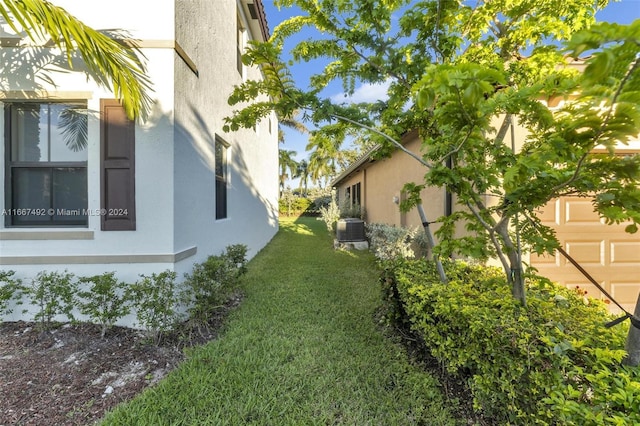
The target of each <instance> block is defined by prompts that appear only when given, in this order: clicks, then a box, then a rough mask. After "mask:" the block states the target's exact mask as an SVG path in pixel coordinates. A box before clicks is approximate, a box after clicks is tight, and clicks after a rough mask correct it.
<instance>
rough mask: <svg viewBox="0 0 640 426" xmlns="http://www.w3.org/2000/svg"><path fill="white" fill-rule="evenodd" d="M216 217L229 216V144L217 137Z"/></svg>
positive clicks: (223, 217)
mask: <svg viewBox="0 0 640 426" xmlns="http://www.w3.org/2000/svg"><path fill="white" fill-rule="evenodd" d="M215 149H216V219H225V218H226V217H227V183H228V180H229V177H228V172H227V150H228V147H227V145H226V144H225V143H224V142H223V141H221V140H220V139H218V138H216V147H215Z"/></svg>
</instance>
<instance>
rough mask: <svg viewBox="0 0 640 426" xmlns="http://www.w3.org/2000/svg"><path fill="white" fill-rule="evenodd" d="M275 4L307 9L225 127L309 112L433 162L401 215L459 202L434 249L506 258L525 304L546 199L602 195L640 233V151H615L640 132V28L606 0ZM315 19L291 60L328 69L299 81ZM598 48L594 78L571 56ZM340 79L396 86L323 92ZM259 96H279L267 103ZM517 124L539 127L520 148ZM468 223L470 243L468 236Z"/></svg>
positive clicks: (240, 92)
mask: <svg viewBox="0 0 640 426" xmlns="http://www.w3.org/2000/svg"><path fill="white" fill-rule="evenodd" d="M277 3H278V4H279V5H280V6H283V7H288V6H292V5H296V6H297V7H298V8H299V9H300V10H301V11H302V14H301V15H300V16H296V17H292V18H290V19H288V20H287V21H285V22H283V23H281V24H280V25H279V26H277V27H276V28H275V29H274V31H273V35H272V37H271V39H270V40H269V41H268V42H266V43H254V44H252V45H251V48H250V49H249V51H248V52H247V54H246V55H245V60H246V61H247V62H250V63H252V64H254V65H259V66H261V67H262V69H263V70H264V75H265V79H264V80H263V81H259V82H257V81H248V82H246V83H244V84H242V85H240V86H238V87H237V88H236V89H235V91H234V93H233V94H232V95H231V97H230V99H229V101H230V103H231V104H234V105H237V104H240V103H244V102H248V103H249V106H246V107H244V108H242V109H240V110H238V111H237V112H236V114H235V115H234V116H233V117H230V118H228V119H227V129H229V130H235V129H237V128H239V127H250V126H251V125H253V122H254V121H255V119H256V118H258V117H260V116H261V114H262V113H263V111H271V110H275V111H276V112H277V113H278V115H284V116H286V115H287V114H288V113H290V112H291V111H293V110H301V111H305V112H306V117H307V118H308V120H309V121H311V122H312V123H314V124H316V125H319V126H320V125H324V126H322V127H319V130H318V131H317V132H316V135H317V136H316V137H318V138H320V137H321V136H319V135H324V136H323V137H326V138H333V139H336V138H337V139H338V140H339V136H340V135H347V134H349V131H350V130H349V129H353V128H358V129H359V131H362V130H365V131H368V132H369V137H370V139H371V140H372V141H374V142H376V143H378V144H380V146H381V151H383V152H384V151H387V152H391V151H392V150H394V149H399V150H402V151H404V152H406V153H407V154H409V155H411V156H412V157H413V158H414V159H416V160H417V161H419V162H420V163H421V164H422V165H424V166H425V179H424V182H417V183H416V182H413V183H409V185H408V186H407V187H406V188H405V189H406V190H407V191H408V192H409V195H410V196H409V197H408V200H409V201H410V203H408V204H405V206H404V207H405V208H410V207H411V206H412V205H416V204H419V203H420V202H421V201H420V199H419V190H420V189H421V188H422V187H424V186H426V185H431V186H437V187H446V188H447V189H448V190H449V191H451V192H453V193H454V194H455V196H456V197H455V198H456V200H457V202H458V203H459V204H460V205H461V207H462V209H460V210H459V211H457V212H456V213H455V214H453V215H451V216H449V217H442V218H440V219H439V221H440V222H441V223H442V226H441V228H440V230H439V237H440V238H439V240H440V244H439V245H438V247H437V249H436V253H440V254H441V255H449V254H451V253H461V254H464V255H471V256H473V257H476V258H487V257H490V256H495V257H497V258H498V259H500V261H501V262H502V265H503V268H504V270H505V275H506V278H507V280H508V282H509V283H510V284H511V285H512V289H513V295H514V297H515V298H517V299H519V300H521V301H522V302H523V303H524V302H525V292H524V284H523V283H524V280H523V278H522V271H521V261H520V247H519V243H520V242H521V243H522V246H523V247H522V248H523V249H529V250H533V251H535V252H545V251H547V252H551V251H553V250H554V249H555V248H556V247H558V241H557V240H556V239H555V236H554V234H553V231H552V230H551V229H549V228H546V227H544V226H543V225H542V224H541V223H540V222H539V220H538V219H537V218H536V209H538V208H540V207H542V206H544V205H545V204H546V203H547V202H548V201H549V200H551V199H553V198H555V197H559V196H562V195H577V196H590V197H595V198H594V200H595V201H594V208H595V209H596V210H597V211H598V212H599V213H600V214H601V215H602V216H603V217H604V218H605V220H606V221H607V222H609V223H619V222H623V221H630V222H631V224H630V225H629V226H628V227H627V230H628V231H629V232H635V231H636V230H637V226H638V223H640V213H639V212H640V190H639V189H638V187H637V181H638V178H640V157H638V156H637V155H633V156H628V157H619V156H616V155H615V152H614V151H615V146H616V144H618V143H625V142H627V141H628V140H629V139H630V138H631V137H634V136H636V135H637V134H638V133H639V132H640V77H639V75H638V74H639V73H638V60H639V59H638V58H639V57H640V56H638V52H640V21H636V22H635V23H633V24H632V25H629V26H618V25H613V24H598V25H595V26H594V23H595V18H594V14H595V12H596V11H597V8H599V7H604V6H605V5H606V3H607V2H606V1H598V2H597V3H596V4H594V2H593V1H591V0H548V1H544V2H542V1H537V0H516V1H513V0H492V1H490V2H484V1H479V2H453V1H441V0H439V1H427V0H425V1H413V2H409V1H404V0H387V1H382V2H372V1H369V0H350V1H346V0H333V1H331V0H326V1H309V0H280V1H278V2H277ZM394 17H397V22H396V23H393V22H394ZM392 23H393V24H392ZM306 27H310V28H314V29H316V30H317V31H318V32H319V34H320V36H319V37H317V38H314V39H308V40H303V41H301V42H299V43H298V44H297V45H296V46H295V47H294V48H293V49H292V51H291V56H292V61H293V62H296V61H297V62H303V61H311V60H318V59H325V60H326V62H327V65H326V67H325V68H324V69H322V70H320V71H319V72H318V73H317V74H315V75H313V76H312V77H311V80H310V89H309V90H301V89H299V88H297V87H296V84H295V82H294V80H293V78H292V76H291V73H290V71H289V70H288V68H287V65H286V64H285V60H284V59H283V57H282V46H283V42H284V40H286V39H288V38H289V37H291V36H294V35H296V34H297V33H298V32H299V31H300V30H301V29H303V28H306ZM587 51H590V52H592V53H593V54H592V55H591V57H590V59H588V60H587V61H586V67H585V69H584V72H582V73H580V72H577V71H574V70H572V69H571V67H569V66H567V57H566V55H567V54H570V56H571V57H577V56H579V55H581V54H583V53H585V52H587ZM334 81H339V82H341V83H342V86H343V88H344V90H345V92H346V93H347V94H351V93H353V92H354V90H355V87H356V85H357V84H358V83H372V84H380V83H383V82H390V83H389V86H388V87H389V88H388V91H387V97H386V99H381V100H379V101H377V102H374V103H368V104H352V103H351V104H349V103H344V104H337V103H335V102H333V101H332V100H331V99H330V98H326V97H324V96H323V89H325V88H326V87H327V85H328V84H330V83H332V82H334ZM258 95H268V96H269V101H263V102H255V100H256V98H257V96H258ZM553 98H560V99H563V100H565V101H566V102H564V103H563V104H562V105H561V106H560V108H558V109H557V110H555V111H552V110H551V109H550V108H549V107H548V106H547V105H546V104H545V103H544V102H541V100H545V99H553ZM514 124H517V125H518V126H521V127H523V128H524V129H525V130H526V131H527V137H526V139H525V140H524V141H522V142H523V145H522V146H521V147H519V149H514V148H518V147H515V146H512V145H511V144H510V143H509V142H510V137H509V136H510V130H511V129H513V125H514ZM413 129H417V130H418V131H419V134H420V136H421V138H422V140H423V146H422V155H416V154H414V153H410V152H408V151H406V150H405V149H404V147H403V146H402V145H401V144H400V143H399V140H400V137H401V135H402V134H404V133H406V132H408V131H410V130H413ZM596 147H603V148H604V150H602V152H600V151H598V150H596V149H595V148H596ZM596 152H598V153H596ZM310 164H311V160H310ZM411 202H412V203H413V204H411ZM459 221H464V222H465V223H466V225H465V226H466V229H467V231H468V232H469V233H470V236H466V237H464V238H456V235H455V233H454V229H455V224H456V222H459ZM513 230H517V231H518V232H517V233H514V232H513ZM517 236H520V238H518V237H517ZM519 240H520V241H519Z"/></svg>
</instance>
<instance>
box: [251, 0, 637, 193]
mask: <svg viewBox="0 0 640 426" xmlns="http://www.w3.org/2000/svg"><path fill="white" fill-rule="evenodd" d="M540 1H544V0H540ZM594 1H595V0H594ZM262 3H263V5H264V7H265V12H266V14H267V21H268V23H269V28H270V29H271V30H272V31H273V29H274V28H275V27H276V26H277V25H278V24H279V23H280V22H282V21H284V20H286V19H288V18H291V17H293V16H297V15H299V13H298V10H297V9H295V8H283V9H280V10H279V9H278V8H276V7H275V6H274V4H273V1H272V0H262ZM596 18H597V19H598V21H608V22H617V23H621V24H629V23H631V22H633V21H634V20H636V19H640V0H622V1H619V2H613V1H611V2H610V3H609V5H608V6H607V7H606V8H605V9H603V10H601V11H600V12H598V14H597V15H596ZM311 37H313V32H312V31H311V30H309V31H307V32H306V33H305V32H303V33H301V34H300V35H299V36H297V37H296V40H298V41H299V40H304V39H307V38H311ZM294 41H295V40H294ZM293 45H294V42H292V43H291V44H290V45H286V46H285V51H286V49H287V48H290V47H291V46H293ZM318 69H320V68H319V67H318V64H314V63H312V64H299V65H296V66H295V68H293V69H292V72H293V77H294V79H295V80H296V82H297V84H298V86H299V87H303V88H304V87H306V86H307V84H308V80H309V76H310V75H311V74H313V73H314V72H317V71H318ZM358 89H359V90H358ZM358 89H356V93H355V94H354V96H355V97H357V98H358V99H359V100H365V99H366V100H371V99H379V98H381V97H382V96H383V95H384V92H385V88H384V87H371V86H368V87H360V88H358ZM326 96H330V97H334V96H335V97H336V98H341V97H342V96H343V93H342V91H341V87H340V86H339V85H333V86H330V87H329V88H328V90H326ZM285 135H286V138H285V143H284V144H281V145H280V147H281V148H283V149H287V150H293V151H296V152H297V156H296V160H298V161H299V160H302V159H304V158H308V155H309V153H308V152H305V146H306V145H307V135H303V134H300V133H298V132H296V131H294V130H290V129H285ZM288 185H290V186H291V187H293V188H296V187H297V181H294V182H289V183H288Z"/></svg>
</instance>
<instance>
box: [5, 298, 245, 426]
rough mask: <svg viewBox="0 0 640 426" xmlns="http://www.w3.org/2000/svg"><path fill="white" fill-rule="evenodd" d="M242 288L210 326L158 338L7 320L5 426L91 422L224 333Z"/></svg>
mask: <svg viewBox="0 0 640 426" xmlns="http://www.w3.org/2000/svg"><path fill="white" fill-rule="evenodd" d="M240 300H241V297H240V296H239V295H235V296H234V297H232V298H231V299H230V300H229V302H228V303H227V304H226V305H225V306H224V307H223V308H221V309H220V310H219V312H218V313H217V314H216V315H215V317H212V318H210V321H209V323H208V324H207V325H206V326H205V327H200V328H199V329H193V328H192V327H190V326H189V325H188V324H185V325H184V327H182V328H181V330H179V331H178V332H176V333H174V334H172V335H170V336H167V338H165V339H163V341H162V342H161V343H160V345H154V344H153V343H152V342H150V341H149V339H148V338H147V337H146V336H145V334H144V333H143V332H141V331H139V330H134V329H129V328H123V327H115V328H113V329H111V330H110V331H109V332H108V333H107V335H106V336H105V337H104V338H101V337H100V328H99V327H98V326H96V325H93V324H84V323H83V324H76V325H71V324H65V325H62V326H60V327H58V328H56V329H54V330H51V331H40V330H39V329H38V328H37V327H36V325H35V324H33V323H27V322H7V323H1V324H0V401H1V402H0V426H8V425H25V426H26V425H37V426H47V425H90V424H93V423H95V422H96V421H97V420H99V419H101V418H102V417H103V416H104V413H105V412H106V411H108V410H110V409H112V408H113V407H115V406H116V405H118V404H120V403H122V402H124V401H128V400H130V399H132V398H133V397H134V396H136V395H137V394H139V393H140V392H142V391H143V390H144V389H145V388H147V387H149V386H152V385H153V384H155V383H156V382H158V381H159V380H160V379H162V378H163V377H164V376H166V375H167V374H168V373H169V372H170V371H171V370H173V369H174V368H176V366H177V365H178V364H179V363H180V362H181V361H183V360H184V359H185V355H184V348H185V347H189V346H195V345H201V344H204V343H206V342H208V341H210V340H213V339H215V338H216V337H217V335H218V332H219V330H220V328H221V326H222V324H223V322H224V319H225V318H226V317H227V315H228V313H229V311H230V310H231V309H233V308H235V307H236V306H237V305H238V304H239V303H240Z"/></svg>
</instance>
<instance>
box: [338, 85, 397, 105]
mask: <svg viewBox="0 0 640 426" xmlns="http://www.w3.org/2000/svg"><path fill="white" fill-rule="evenodd" d="M389 85H391V80H387V81H385V82H383V83H375V84H372V83H364V84H362V85H361V86H359V87H357V88H356V90H355V91H354V92H353V94H352V95H350V96H349V95H346V94H345V93H344V92H343V93H338V94H336V95H333V96H331V100H332V101H333V102H335V103H360V102H375V101H386V100H387V99H388V98H389V96H388V95H387V91H388V90H389Z"/></svg>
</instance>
